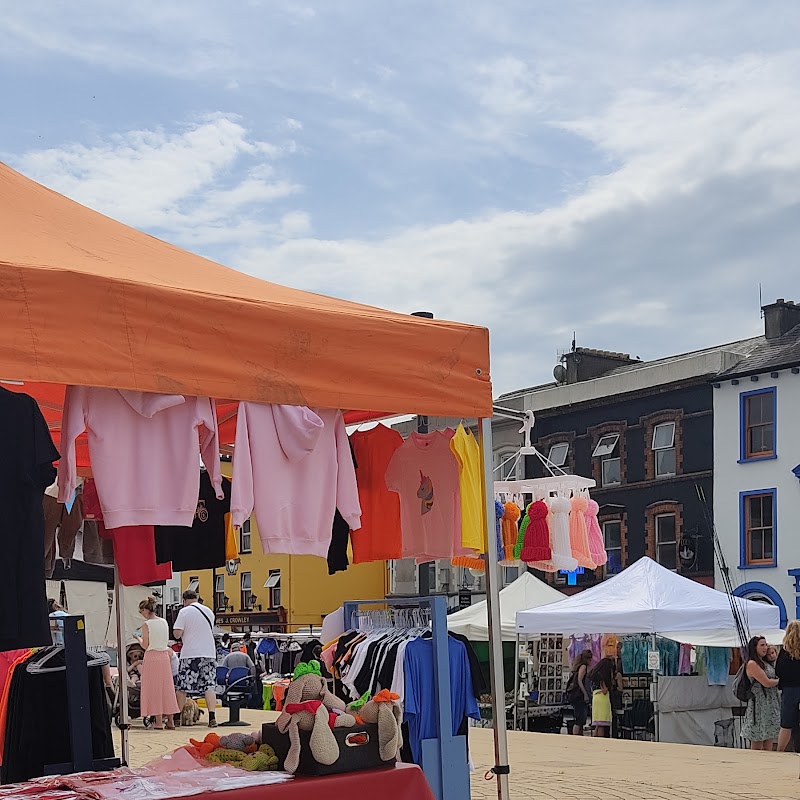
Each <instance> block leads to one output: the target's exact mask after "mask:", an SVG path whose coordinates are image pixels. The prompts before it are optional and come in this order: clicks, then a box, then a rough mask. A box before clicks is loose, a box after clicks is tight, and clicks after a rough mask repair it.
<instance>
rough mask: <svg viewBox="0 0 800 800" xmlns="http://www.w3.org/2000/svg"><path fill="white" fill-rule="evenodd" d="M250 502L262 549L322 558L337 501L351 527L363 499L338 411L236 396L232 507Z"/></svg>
mask: <svg viewBox="0 0 800 800" xmlns="http://www.w3.org/2000/svg"><path fill="white" fill-rule="evenodd" d="M253 508H255V516H256V524H257V525H258V532H259V534H260V537H261V545H262V548H263V550H264V552H265V553H283V554H288V555H314V556H319V557H320V558H326V557H327V555H328V546H329V545H330V542H331V532H332V526H333V518H334V516H335V514H336V509H337V508H338V509H339V513H340V514H341V515H342V517H344V520H345V522H347V524H348V525H349V526H350V529H351V530H358V529H359V528H360V527H361V506H360V505H359V502H358V487H357V486H356V472H355V467H354V466H353V458H352V456H351V454H350V443H349V441H348V439H347V431H346V430H345V427H344V417H343V416H342V412H341V411H333V410H329V409H315V410H314V411H312V410H311V409H309V408H306V407H305V406H270V405H260V404H258V403H239V415H238V417H237V420H236V445H235V447H234V451H233V486H232V487H231V515H232V517H233V524H234V525H241V524H242V523H243V522H244V521H245V520H246V519H248V518H249V516H250V514H252V512H253Z"/></svg>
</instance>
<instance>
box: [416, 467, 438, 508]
mask: <svg viewBox="0 0 800 800" xmlns="http://www.w3.org/2000/svg"><path fill="white" fill-rule="evenodd" d="M417 497H419V499H420V514H427V513H428V512H429V511H430V510H431V509H432V508H433V503H434V499H433V481H432V480H431V479H430V478H429V477H428V476H427V475H425V473H423V471H422V470H420V471H419V489H417Z"/></svg>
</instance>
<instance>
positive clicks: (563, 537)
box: [550, 497, 578, 572]
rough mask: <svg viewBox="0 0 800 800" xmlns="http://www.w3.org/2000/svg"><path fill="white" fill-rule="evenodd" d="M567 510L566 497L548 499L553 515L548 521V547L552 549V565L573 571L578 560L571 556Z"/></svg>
mask: <svg viewBox="0 0 800 800" xmlns="http://www.w3.org/2000/svg"><path fill="white" fill-rule="evenodd" d="M569 510H570V502H569V498H568V497H554V498H553V499H552V500H551V501H550V511H551V513H552V515H553V517H552V520H551V521H550V547H551V549H552V551H553V566H554V567H555V568H556V569H559V570H561V569H563V570H565V571H566V572H574V571H575V570H576V569H577V568H578V562H577V560H576V559H575V558H573V557H572V547H571V545H570V541H569Z"/></svg>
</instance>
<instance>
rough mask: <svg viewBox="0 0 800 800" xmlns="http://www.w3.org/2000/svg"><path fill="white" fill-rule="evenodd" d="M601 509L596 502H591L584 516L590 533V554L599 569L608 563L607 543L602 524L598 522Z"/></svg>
mask: <svg viewBox="0 0 800 800" xmlns="http://www.w3.org/2000/svg"><path fill="white" fill-rule="evenodd" d="M599 510H600V507H599V506H598V505H597V502H596V501H595V500H589V502H588V503H587V506H586V511H585V513H584V516H585V517H586V529H587V530H588V531H589V553H590V554H591V556H592V561H594V563H595V564H597V566H598V567H602V566H603V564H605V563H606V561H608V554H607V553H606V546H605V542H604V541H603V531H601V530H600V523H599V522H598V521H597V512H598V511H599Z"/></svg>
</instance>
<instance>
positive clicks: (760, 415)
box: [740, 387, 778, 461]
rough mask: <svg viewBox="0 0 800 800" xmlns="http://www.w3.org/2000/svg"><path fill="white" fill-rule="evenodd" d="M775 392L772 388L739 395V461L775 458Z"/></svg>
mask: <svg viewBox="0 0 800 800" xmlns="http://www.w3.org/2000/svg"><path fill="white" fill-rule="evenodd" d="M777 396H778V395H777V392H776V390H775V388H774V387H772V388H770V389H759V390H758V391H755V392H744V393H743V394H742V395H741V407H740V427H741V460H742V461H756V460H758V459H761V458H775V455H776V452H775V441H776V438H775V416H776V411H777Z"/></svg>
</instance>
